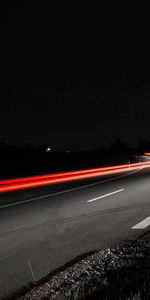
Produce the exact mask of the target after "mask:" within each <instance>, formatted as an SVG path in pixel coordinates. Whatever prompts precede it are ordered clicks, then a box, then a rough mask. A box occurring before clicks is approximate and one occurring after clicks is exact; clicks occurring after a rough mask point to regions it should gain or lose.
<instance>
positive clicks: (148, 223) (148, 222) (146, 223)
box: [131, 217, 150, 229]
mask: <svg viewBox="0 0 150 300" xmlns="http://www.w3.org/2000/svg"><path fill="white" fill-rule="evenodd" d="M148 226H150V217H148V218H146V219H144V220H143V221H142V222H140V223H138V224H136V225H135V226H133V227H132V228H131V229H145V228H146V227H148Z"/></svg>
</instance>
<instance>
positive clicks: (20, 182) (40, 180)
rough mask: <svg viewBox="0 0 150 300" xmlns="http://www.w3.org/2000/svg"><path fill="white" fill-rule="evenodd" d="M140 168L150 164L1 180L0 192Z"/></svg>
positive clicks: (125, 165) (134, 164)
mask: <svg viewBox="0 0 150 300" xmlns="http://www.w3.org/2000/svg"><path fill="white" fill-rule="evenodd" d="M140 167H150V162H143V163H133V164H124V165H118V166H110V167H103V168H95V169H87V170H79V171H71V172H61V173H55V174H47V175H46V174H45V175H38V176H30V177H23V178H14V179H7V180H0V192H1V193H4V192H8V191H14V190H20V189H27V188H33V187H40V186H44V185H49V184H57V183H63V182H69V181H74V180H80V179H87V178H94V177H99V176H104V175H113V174H117V173H122V172H127V171H131V170H138V169H139V168H140Z"/></svg>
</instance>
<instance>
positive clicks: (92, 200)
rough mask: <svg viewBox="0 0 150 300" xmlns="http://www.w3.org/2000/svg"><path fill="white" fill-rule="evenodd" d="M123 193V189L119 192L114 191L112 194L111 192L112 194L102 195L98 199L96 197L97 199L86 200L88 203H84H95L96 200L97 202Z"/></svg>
mask: <svg viewBox="0 0 150 300" xmlns="http://www.w3.org/2000/svg"><path fill="white" fill-rule="evenodd" d="M123 191H124V189H121V190H118V191H114V192H112V193H109V194H105V195H102V196H100V197H97V198H94V199H91V200H88V201H86V202H88V203H90V202H94V201H97V200H99V199H102V198H106V197H109V196H112V195H114V194H117V193H121V192H123Z"/></svg>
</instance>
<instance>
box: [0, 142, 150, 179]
mask: <svg viewBox="0 0 150 300" xmlns="http://www.w3.org/2000/svg"><path fill="white" fill-rule="evenodd" d="M149 151H150V141H145V140H143V139H140V141H139V142H138V145H137V146H136V147H131V146H129V145H127V144H126V143H124V142H123V141H122V140H121V139H118V140H116V141H115V142H114V143H113V144H111V145H110V147H108V148H104V147H103V148H99V149H93V150H90V151H85V152H72V151H71V150H70V151H68V150H67V149H66V151H64V152H57V151H53V149H52V148H51V149H50V151H47V146H45V145H41V146H39V147H34V146H31V145H25V146H22V147H18V146H14V145H7V144H5V143H4V142H1V143H0V178H1V179H4V178H11V177H22V176H30V175H35V174H44V173H45V174H46V173H54V172H59V171H69V170H77V169H82V168H83V169H86V168H94V167H100V166H105V165H114V164H121V163H129V162H131V163H132V162H135V161H137V156H138V155H142V154H143V153H144V152H149Z"/></svg>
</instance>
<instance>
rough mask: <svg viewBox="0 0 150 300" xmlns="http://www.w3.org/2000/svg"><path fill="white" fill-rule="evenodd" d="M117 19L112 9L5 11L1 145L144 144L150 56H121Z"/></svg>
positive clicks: (75, 147)
mask: <svg viewBox="0 0 150 300" xmlns="http://www.w3.org/2000/svg"><path fill="white" fill-rule="evenodd" d="M22 3H23V1H22ZM118 15H119V18H120V19H121V18H122V15H121V10H120V9H119V8H111V9H106V8H99V9H98V8H95V9H93V8H91V7H84V8H83V9H80V8H79V7H74V8H72V7H68V10H67V7H64V6H63V7H59V8H58V7H48V6H47V7H46V6H45V7H44V5H43V6H42V7H41V6H40V4H36V6H34V7H31V6H29V5H28V4H21V5H20V7H16V8H14V7H13V8H11V7H9V10H8V12H7V15H6V17H4V20H3V21H1V22H2V24H1V30H2V38H1V41H2V43H1V48H0V49H1V83H0V99H1V102H0V103H1V107H0V141H5V142H7V143H13V144H16V145H23V144H26V143H28V144H32V145H40V144H46V145H54V146H55V149H56V150H58V151H59V150H66V148H70V149H72V150H79V151H80V150H81V151H83V150H88V149H94V148H98V147H102V146H108V145H110V144H111V143H112V142H113V141H115V140H116V139H117V138H119V137H120V138H122V140H123V141H125V142H127V143H129V144H130V145H135V144H136V143H137V142H138V140H139V139H140V138H143V139H148V140H150V135H149V114H150V56H135V55H134V53H131V52H130V47H128V51H125V49H124V46H123V45H124V43H126V26H124V28H121V29H118V28H119V27H120V26H119V25H118V24H119V23H118V22H119V21H118V19H117V21H116V17H117V16H118ZM122 49H124V51H122ZM120 54H121V55H120ZM126 54H127V55H126ZM128 54H133V55H131V56H130V55H128Z"/></svg>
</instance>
